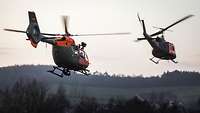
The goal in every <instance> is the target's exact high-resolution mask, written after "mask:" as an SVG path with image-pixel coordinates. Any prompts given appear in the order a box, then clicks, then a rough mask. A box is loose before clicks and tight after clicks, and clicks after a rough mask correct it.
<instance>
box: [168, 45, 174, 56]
mask: <svg viewBox="0 0 200 113" xmlns="http://www.w3.org/2000/svg"><path fill="white" fill-rule="evenodd" d="M168 46H169V53H170V54H175V48H174V44H172V43H168Z"/></svg>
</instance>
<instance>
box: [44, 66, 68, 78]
mask: <svg viewBox="0 0 200 113" xmlns="http://www.w3.org/2000/svg"><path fill="white" fill-rule="evenodd" d="M57 71H60V72H61V73H58V72H57ZM47 72H50V73H52V74H54V75H57V76H59V77H63V76H64V75H66V76H70V71H69V70H68V69H67V68H60V67H56V66H53V69H52V70H49V71H47Z"/></svg>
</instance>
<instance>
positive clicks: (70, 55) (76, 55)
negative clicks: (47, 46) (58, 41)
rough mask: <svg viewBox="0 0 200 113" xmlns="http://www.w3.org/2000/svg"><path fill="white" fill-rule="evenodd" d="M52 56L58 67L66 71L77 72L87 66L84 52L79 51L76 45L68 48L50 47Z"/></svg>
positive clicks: (87, 62)
mask: <svg viewBox="0 0 200 113" xmlns="http://www.w3.org/2000/svg"><path fill="white" fill-rule="evenodd" d="M80 52H81V53H80ZM52 55H53V59H54V62H55V64H56V65H57V66H58V67H63V68H67V69H68V70H74V71H79V70H84V69H86V68H87V67H88V66H89V61H88V57H87V55H86V53H85V51H83V50H79V48H77V46H76V45H74V46H69V47H63V46H52Z"/></svg>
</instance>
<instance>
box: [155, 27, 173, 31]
mask: <svg viewBox="0 0 200 113" xmlns="http://www.w3.org/2000/svg"><path fill="white" fill-rule="evenodd" d="M152 27H153V28H155V29H160V30H163V29H164V28H162V27H156V26H152ZM166 31H170V32H173V31H172V30H170V29H167V30H166Z"/></svg>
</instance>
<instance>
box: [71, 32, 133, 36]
mask: <svg viewBox="0 0 200 113" xmlns="http://www.w3.org/2000/svg"><path fill="white" fill-rule="evenodd" d="M129 34H131V33H129V32H123V33H100V34H77V35H70V36H98V35H129Z"/></svg>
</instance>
